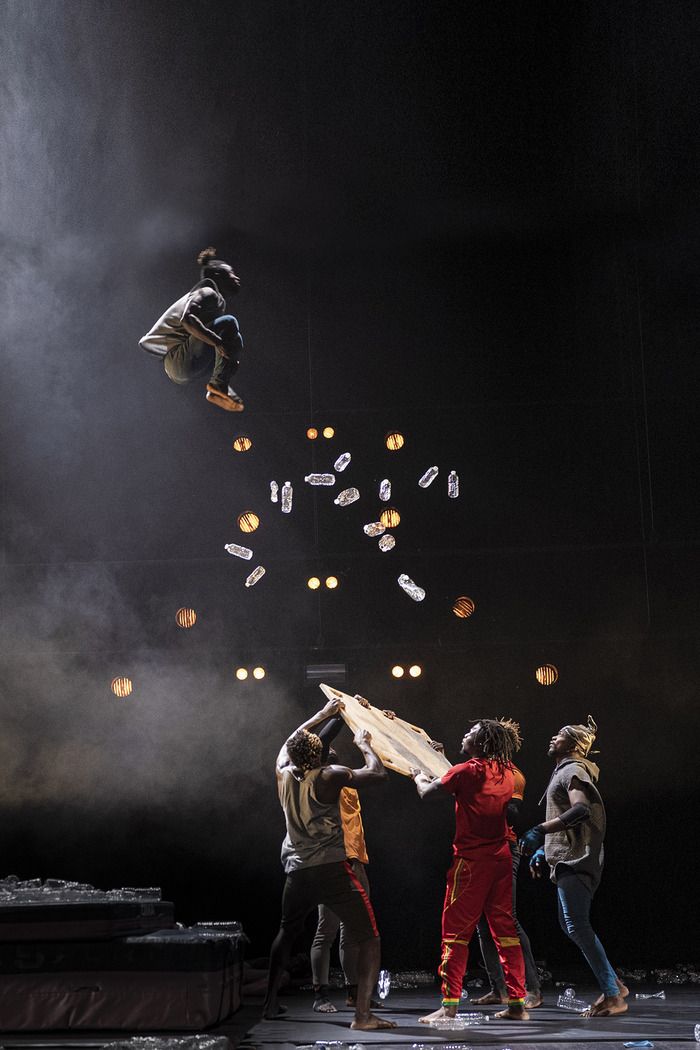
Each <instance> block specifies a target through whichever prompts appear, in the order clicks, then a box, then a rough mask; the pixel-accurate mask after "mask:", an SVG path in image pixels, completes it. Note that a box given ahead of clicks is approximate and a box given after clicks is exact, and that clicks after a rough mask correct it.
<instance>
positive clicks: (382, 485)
mask: <svg viewBox="0 0 700 1050" xmlns="http://www.w3.org/2000/svg"><path fill="white" fill-rule="evenodd" d="M379 498H380V500H382V502H383V503H386V502H387V500H390V499H391V482H390V481H389V479H388V478H384V480H383V481H380V482H379Z"/></svg>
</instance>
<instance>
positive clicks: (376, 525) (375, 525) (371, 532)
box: [362, 521, 386, 536]
mask: <svg viewBox="0 0 700 1050" xmlns="http://www.w3.org/2000/svg"><path fill="white" fill-rule="evenodd" d="M362 531H363V532H364V534H365V535H366V536H381V534H382V533H383V532H386V525H382V523H381V521H371V522H370V523H369V525H363V526H362Z"/></svg>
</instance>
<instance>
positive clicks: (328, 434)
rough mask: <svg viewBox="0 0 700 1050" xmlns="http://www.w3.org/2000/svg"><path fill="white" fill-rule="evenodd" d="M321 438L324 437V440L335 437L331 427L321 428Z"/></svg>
mask: <svg viewBox="0 0 700 1050" xmlns="http://www.w3.org/2000/svg"><path fill="white" fill-rule="evenodd" d="M323 436H324V438H332V437H335V430H334V429H333V427H324V428H323Z"/></svg>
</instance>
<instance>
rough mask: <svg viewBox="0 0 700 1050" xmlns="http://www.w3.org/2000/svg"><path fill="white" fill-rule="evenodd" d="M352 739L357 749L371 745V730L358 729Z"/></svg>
mask: <svg viewBox="0 0 700 1050" xmlns="http://www.w3.org/2000/svg"><path fill="white" fill-rule="evenodd" d="M352 739H353V743H354V744H355V745H356V747H359V748H362V747H363V746H364V745H366V744H369V745H371V743H372V734H371V733H370V731H369V729H358V730H357V732H356V733H355V735H354V737H353V738H352Z"/></svg>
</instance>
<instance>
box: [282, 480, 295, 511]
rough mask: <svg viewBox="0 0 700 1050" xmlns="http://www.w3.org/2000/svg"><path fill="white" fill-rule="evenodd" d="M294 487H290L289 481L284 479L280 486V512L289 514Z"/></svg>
mask: <svg viewBox="0 0 700 1050" xmlns="http://www.w3.org/2000/svg"><path fill="white" fill-rule="evenodd" d="M293 492H294V489H293V488H292V483H291V481H285V483H284V485H283V486H282V513H283V514H289V512H290V511H291V509H292V494H293Z"/></svg>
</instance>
